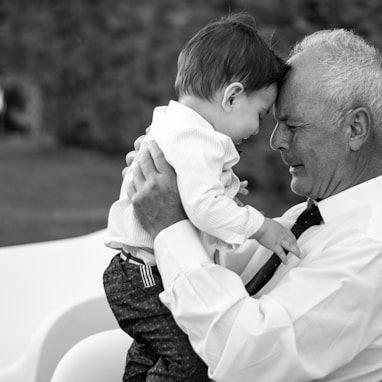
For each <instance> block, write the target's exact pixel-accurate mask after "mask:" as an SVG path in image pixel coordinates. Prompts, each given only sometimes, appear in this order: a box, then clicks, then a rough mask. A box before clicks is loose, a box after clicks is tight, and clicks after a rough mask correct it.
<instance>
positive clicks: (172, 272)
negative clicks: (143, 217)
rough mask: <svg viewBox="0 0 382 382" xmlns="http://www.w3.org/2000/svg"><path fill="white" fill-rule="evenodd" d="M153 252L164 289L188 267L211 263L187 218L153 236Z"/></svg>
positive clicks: (196, 232)
mask: <svg viewBox="0 0 382 382" xmlns="http://www.w3.org/2000/svg"><path fill="white" fill-rule="evenodd" d="M154 252H155V258H156V261H157V265H158V268H159V272H160V274H161V276H162V281H163V286H164V288H165V289H166V288H167V287H169V286H170V285H171V284H172V283H173V282H174V280H175V279H176V278H177V277H178V276H180V275H181V274H182V273H183V272H185V271H187V270H188V269H191V268H194V267H198V266H201V265H202V264H206V263H212V261H211V259H210V258H209V257H208V254H207V252H206V250H205V249H204V247H203V245H202V243H201V241H200V238H199V235H198V231H197V230H196V229H195V227H194V226H193V225H192V224H191V222H190V221H189V220H182V221H180V222H178V223H175V224H173V225H171V226H170V227H167V228H166V229H164V230H162V231H161V232H160V233H159V234H158V235H157V237H156V238H155V241H154Z"/></svg>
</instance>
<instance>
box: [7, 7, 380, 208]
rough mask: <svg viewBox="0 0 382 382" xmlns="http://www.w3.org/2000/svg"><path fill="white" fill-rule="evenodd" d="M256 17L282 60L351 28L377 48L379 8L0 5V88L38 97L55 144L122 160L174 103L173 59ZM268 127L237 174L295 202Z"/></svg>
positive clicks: (264, 192)
mask: <svg viewBox="0 0 382 382" xmlns="http://www.w3.org/2000/svg"><path fill="white" fill-rule="evenodd" d="M240 11H246V12H249V13H251V14H253V16H254V17H255V18H256V20H257V23H258V29H259V32H260V34H262V35H263V36H264V37H265V38H267V39H268V40H269V41H271V43H272V45H273V46H274V49H275V50H276V51H277V52H278V53H279V54H281V55H282V56H286V55H287V53H288V50H289V48H290V47H291V46H292V45H293V43H294V42H296V40H298V39H300V38H301V37H302V36H304V35H305V34H308V33H311V32H314V31H315V30H318V29H322V28H332V27H345V28H350V29H354V30H355V31H356V32H357V33H359V34H361V35H363V36H364V37H367V38H368V39H369V40H371V41H372V42H374V43H376V44H377V46H380V45H381V41H382V31H381V28H380V25H381V22H382V4H381V3H380V2H379V1H378V0H367V1H366V0H363V1H362V0H321V1H320V0H266V1H265V0H263V1H262V0H236V1H233V0H231V1H228V0H227V1H223V0H209V1H205V0H140V1H134V0H65V1H60V0H17V1H13V0H4V1H1V2H0V41H1V44H0V69H1V73H0V82H2V83H7V81H8V82H9V78H18V79H25V82H26V83H29V84H31V86H33V87H34V88H38V89H39V91H38V92H35V93H36V94H41V102H39V103H38V104H41V105H42V111H41V112H42V114H43V118H42V121H43V122H42V126H41V129H42V131H44V132H47V133H49V134H53V135H55V136H56V137H57V138H58V139H59V140H60V141H61V142H63V143H67V144H76V145H81V146H84V147H90V148H96V149H101V150H103V151H105V152H109V153H115V154H122V153H125V152H126V151H127V150H129V149H131V147H132V143H133V141H134V139H135V138H136V137H137V136H138V135H140V134H142V133H143V131H144V129H145V127H146V126H148V125H149V124H150V118H151V113H152V108H153V107H154V106H155V105H157V104H163V103H167V101H168V99H169V98H172V97H174V91H173V83H174V79H175V73H176V61H177V55H178V53H179V51H180V49H181V47H182V46H183V44H184V43H185V42H186V41H187V40H188V39H189V38H190V37H191V36H192V35H193V34H194V33H195V32H196V31H197V30H198V29H199V28H200V27H201V26H203V25H204V24H205V23H207V22H208V21H210V20H212V19H215V18H218V17H220V16H222V15H225V14H227V13H229V12H240ZM0 85H1V83H0ZM273 123H274V121H272V120H271V119H268V121H267V122H266V123H265V125H266V126H265V127H264V129H263V132H262V133H261V134H260V135H259V136H258V137H256V138H254V139H253V140H252V141H251V142H249V143H248V144H247V145H246V146H247V147H245V152H244V154H243V156H242V161H241V164H240V165H239V169H238V171H239V173H240V174H241V176H242V177H244V178H248V179H249V180H250V181H251V185H252V190H253V191H255V193H259V194H260V193H261V194H262V195H267V194H270V193H272V196H269V197H272V198H274V199H275V200H274V201H270V199H269V198H268V209H269V210H271V211H272V208H273V205H274V203H276V204H277V203H278V201H277V200H278V199H282V200H283V202H282V203H284V204H285V203H287V204H288V203H289V204H290V203H292V202H293V201H294V200H296V198H295V197H294V196H293V195H292V194H291V193H290V192H289V186H288V183H289V175H288V174H287V171H285V168H284V166H283V165H282V163H281V161H280V160H279V158H278V154H277V153H272V152H271V151H270V149H269V145H268V140H269V135H270V132H271V127H272V124H273Z"/></svg>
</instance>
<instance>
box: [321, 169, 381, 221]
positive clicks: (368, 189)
mask: <svg viewBox="0 0 382 382" xmlns="http://www.w3.org/2000/svg"><path fill="white" fill-rule="evenodd" d="M373 204H382V176H378V177H376V178H373V179H371V180H368V181H366V182H363V183H360V184H357V185H356V186H353V187H350V188H348V189H347V190H344V191H342V192H340V193H338V194H336V195H333V196H330V197H329V198H326V199H323V200H321V201H319V202H318V203H317V205H318V208H319V210H320V213H321V216H322V218H323V220H324V222H328V221H331V220H334V219H335V218H337V217H338V216H342V217H343V216H344V215H346V214H350V213H351V212H352V211H355V210H358V209H360V208H362V207H363V206H368V207H369V208H370V206H371V205H373Z"/></svg>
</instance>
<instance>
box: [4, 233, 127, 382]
mask: <svg viewBox="0 0 382 382" xmlns="http://www.w3.org/2000/svg"><path fill="white" fill-rule="evenodd" d="M103 238H104V231H99V232H96V233H94V234H90V235H85V236H81V237H77V238H73V239H65V240H56V241H51V242H45V243H37V244H30V245H20V246H12V247H4V248H0V309H1V311H0V382H21V381H23V382H49V381H50V380H51V377H52V375H53V372H54V370H55V369H56V366H57V364H58V363H59V362H60V360H61V358H62V357H63V356H64V355H65V353H67V351H68V350H69V349H71V348H72V347H73V346H75V345H76V344H77V343H79V342H80V341H81V340H83V339H84V338H86V337H89V336H92V335H94V334H96V333H100V332H103V331H110V330H113V329H117V328H118V325H117V322H116V321H115V319H114V317H113V315H112V313H111V311H110V308H109V306H108V304H107V301H106V298H105V296H104V291H103V285H102V273H103V271H104V269H105V267H106V266H107V264H108V263H109V261H110V259H111V257H112V256H113V255H114V253H113V252H112V251H110V250H108V249H107V248H105V247H104V245H103ZM117 331H118V332H120V330H119V329H118V330H117ZM122 334H123V333H121V335H122ZM126 337H127V336H125V338H126ZM128 340H129V339H128V338H127V339H126V341H128ZM125 353H126V349H125V350H124V353H123V357H124V355H125Z"/></svg>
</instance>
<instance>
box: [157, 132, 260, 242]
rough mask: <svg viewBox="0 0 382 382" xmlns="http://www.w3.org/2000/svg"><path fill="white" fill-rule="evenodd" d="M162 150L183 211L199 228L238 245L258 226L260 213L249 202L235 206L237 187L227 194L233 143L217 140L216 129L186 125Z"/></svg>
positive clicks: (233, 156) (233, 158)
mask: <svg viewBox="0 0 382 382" xmlns="http://www.w3.org/2000/svg"><path fill="white" fill-rule="evenodd" d="M162 149H163V152H164V154H165V157H166V159H167V161H168V162H169V163H170V164H171V165H172V166H173V167H174V169H175V171H176V173H177V181H178V188H179V193H180V197H181V200H182V204H183V207H184V209H185V211H186V214H187V216H188V217H189V219H190V220H191V221H192V223H193V224H194V225H195V226H196V227H197V228H198V229H200V230H201V231H203V232H206V233H208V234H209V235H212V236H215V237H217V238H218V239H220V240H223V241H224V242H226V243H228V244H232V245H240V244H242V243H244V242H245V240H247V239H248V238H249V237H251V236H252V235H253V234H254V233H255V232H256V231H257V230H258V229H259V228H260V227H261V225H262V224H263V222H264V216H263V214H262V213H261V212H259V211H257V210H256V209H255V208H253V207H251V206H249V205H246V206H238V205H237V203H236V202H235V201H234V200H233V196H235V194H236V193H237V190H238V187H237V190H236V191H235V193H234V195H231V196H229V195H227V192H226V189H225V186H228V187H229V183H230V182H232V178H235V177H236V176H235V175H234V173H233V171H232V166H233V165H234V164H236V163H237V161H238V154H237V152H236V150H235V148H234V146H233V144H231V145H228V144H227V140H223V139H222V138H221V139H219V137H217V136H216V132H212V133H211V132H210V131H209V130H207V129H193V128H189V129H184V130H182V131H180V132H179V133H177V134H175V135H174V136H173V137H172V138H171V139H170V140H169V141H168V142H166V144H165V145H163V146H162ZM223 172H225V174H224V175H223ZM224 180H226V181H227V183H228V184H226V185H225V184H224ZM237 185H238V184H237Z"/></svg>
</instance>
